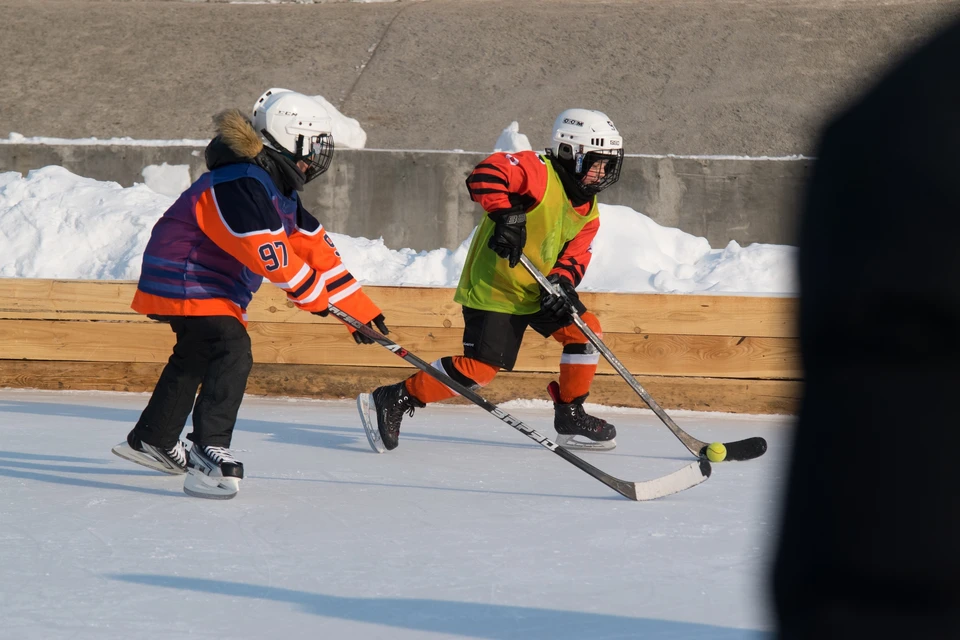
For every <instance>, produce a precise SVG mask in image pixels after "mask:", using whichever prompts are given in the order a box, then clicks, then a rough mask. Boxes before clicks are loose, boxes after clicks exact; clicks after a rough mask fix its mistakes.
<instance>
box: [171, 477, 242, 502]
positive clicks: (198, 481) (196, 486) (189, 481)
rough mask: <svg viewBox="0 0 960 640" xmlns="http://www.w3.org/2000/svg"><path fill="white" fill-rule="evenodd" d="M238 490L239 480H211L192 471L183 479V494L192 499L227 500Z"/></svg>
mask: <svg viewBox="0 0 960 640" xmlns="http://www.w3.org/2000/svg"><path fill="white" fill-rule="evenodd" d="M239 490H240V478H222V477H220V478H213V477H211V476H207V475H204V474H202V473H199V472H195V471H193V470H189V471H187V476H186V477H185V478H184V479H183V492H184V493H185V494H187V495H188V496H193V497H194V498H207V499H208V500H229V499H231V498H233V497H234V496H236V495H237V492H238V491H239Z"/></svg>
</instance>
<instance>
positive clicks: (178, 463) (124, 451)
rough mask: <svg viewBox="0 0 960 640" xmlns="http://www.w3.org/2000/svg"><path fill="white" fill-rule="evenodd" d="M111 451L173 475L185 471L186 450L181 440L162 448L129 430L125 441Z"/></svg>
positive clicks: (126, 458) (125, 458) (131, 460)
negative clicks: (170, 446)
mask: <svg viewBox="0 0 960 640" xmlns="http://www.w3.org/2000/svg"><path fill="white" fill-rule="evenodd" d="M111 451H113V453H114V454H115V455H118V456H120V457H121V458H123V459H124V460H129V461H130V462H136V463H137V464H141V465H143V466H145V467H149V468H150V469H153V470H154V471H162V472H163V473H169V474H170V475H173V476H176V475H180V474H183V473H186V471H187V450H186V448H185V447H184V445H183V442H182V441H181V440H177V444H175V445H174V446H173V448H172V449H164V448H163V447H155V446H153V445H152V444H147V443H146V442H143V441H142V440H140V438H138V437H137V435H136V433H134V432H133V431H130V433H129V434H127V441H126V442H121V443H120V444H118V445H117V446H115V447H114V448H113V449H111Z"/></svg>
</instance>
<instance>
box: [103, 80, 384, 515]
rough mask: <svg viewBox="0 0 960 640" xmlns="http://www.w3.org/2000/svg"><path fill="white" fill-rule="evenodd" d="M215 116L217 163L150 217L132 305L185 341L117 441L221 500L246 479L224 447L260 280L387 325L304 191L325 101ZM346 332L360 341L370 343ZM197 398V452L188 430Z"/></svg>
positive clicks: (291, 100) (284, 93)
mask: <svg viewBox="0 0 960 640" xmlns="http://www.w3.org/2000/svg"><path fill="white" fill-rule="evenodd" d="M214 122H215V124H216V130H217V135H216V137H215V138H214V139H213V140H212V141H211V142H210V144H209V145H208V146H207V149H206V162H207V168H208V169H209V171H208V172H207V173H204V174H203V175H202V176H201V177H200V178H199V179H198V180H197V181H196V182H194V183H193V185H192V186H190V187H189V188H188V189H187V190H186V191H185V192H184V193H183V194H182V195H181V196H180V197H179V198H178V199H177V201H176V202H175V203H174V204H173V205H172V206H171V207H170V208H169V209H168V210H167V211H166V213H164V214H163V217H162V218H160V220H159V221H158V222H157V224H156V225H155V226H154V228H153V232H152V234H151V236H150V241H149V242H148V244H147V247H146V250H145V252H144V256H143V268H142V270H141V275H140V281H139V283H138V285H137V293H136V295H135V297H134V299H133V304H132V307H133V309H134V310H135V311H138V312H139V313H142V314H145V315H147V316H149V317H151V318H154V319H156V320H161V321H163V322H167V323H169V324H170V326H171V328H172V329H173V331H174V333H176V335H177V343H176V345H175V346H174V348H173V355H171V356H170V360H169V361H168V363H167V365H166V367H165V368H164V370H163V373H162V374H161V375H160V380H159V381H158V382H157V385H156V388H155V389H154V391H153V395H152V396H151V398H150V401H149V403H148V404H147V407H146V409H144V411H143V414H142V415H141V416H140V420H139V421H138V422H137V424H136V426H135V427H134V428H133V430H132V431H131V432H130V433H129V435H128V436H127V441H126V442H123V443H121V444H119V445H117V446H116V447H114V449H113V451H114V453H116V454H117V455H119V456H121V457H123V458H126V459H128V460H131V461H133V462H136V463H138V464H142V465H144V466H147V467H150V468H152V469H156V470H158V471H163V472H165V473H170V474H182V473H184V472H186V474H187V475H186V478H185V479H184V485H183V488H184V491H185V492H186V493H188V494H190V495H193V496H197V497H203V498H217V499H225V498H232V497H233V496H234V495H236V493H237V490H238V489H239V483H240V479H241V478H243V464H242V463H241V462H239V461H238V460H236V458H234V457H233V455H232V454H231V452H230V451H229V449H228V448H229V447H230V442H231V439H232V436H233V428H234V424H235V423H236V419H237V412H238V410H239V408H240V403H241V401H242V400H243V393H244V389H245V387H246V383H247V376H248V375H249V373H250V369H251V367H252V366H253V357H252V355H251V352H250V337H249V335H248V334H247V330H246V324H247V318H246V307H247V305H248V304H249V303H250V300H251V299H252V297H253V293H254V292H255V291H256V290H257V289H258V288H259V287H260V284H261V282H262V281H263V279H264V278H267V279H268V280H270V281H271V282H272V283H273V284H275V285H277V286H278V287H280V288H282V289H283V290H284V291H286V292H287V297H288V298H289V299H290V300H291V301H292V302H293V303H294V304H295V305H296V306H297V307H298V308H300V309H302V310H304V311H309V312H311V313H315V314H318V315H326V314H327V305H328V303H330V304H336V305H337V306H338V307H340V308H342V309H343V310H344V311H347V312H348V313H349V314H350V315H352V316H353V317H355V318H357V319H358V320H360V321H361V322H364V323H366V324H372V323H375V324H376V326H377V327H378V328H379V329H380V331H381V332H382V333H387V327H386V325H385V324H384V317H383V314H382V313H381V312H380V309H378V308H377V306H376V305H375V304H374V303H373V302H372V301H371V300H370V299H369V298H368V297H367V296H366V294H365V293H364V292H363V291H362V290H361V288H360V285H359V283H357V281H356V280H355V279H354V277H353V276H352V275H351V274H350V272H349V271H347V268H346V266H344V265H343V263H342V262H341V260H340V253H339V252H338V251H337V249H336V247H335V246H334V245H333V242H332V241H331V240H330V237H329V236H328V235H327V234H326V233H325V232H324V230H323V226H322V225H321V224H320V223H319V222H318V221H317V220H316V218H314V217H313V216H312V215H310V213H309V212H307V210H306V209H304V208H303V203H302V202H301V201H300V198H299V196H298V192H299V191H301V190H302V189H303V187H304V185H305V184H306V183H307V182H310V181H311V180H313V179H314V178H316V177H317V176H319V175H321V174H322V173H323V172H325V171H326V170H327V168H328V167H329V166H330V160H331V158H332V156H333V148H334V147H333V136H332V135H331V120H330V117H329V115H328V114H327V112H326V110H325V108H324V107H323V106H322V105H321V104H319V103H318V102H317V101H316V100H313V99H312V98H309V97H308V96H305V95H302V94H299V93H296V92H293V91H288V90H286V89H271V90H269V91H267V92H266V93H264V94H263V95H262V96H261V97H260V99H259V100H258V101H257V103H256V104H255V105H254V108H253V117H252V121H251V120H249V119H248V118H247V117H246V116H244V115H243V114H242V113H241V112H240V111H238V110H235V109H234V110H229V111H225V112H223V113H221V114H219V115H217V116H216V117H215V118H214ZM261 136H262V137H263V139H261ZM350 331H351V332H353V335H354V338H355V339H356V341H357V343H358V344H359V343H368V344H369V343H370V342H371V341H370V340H369V339H367V338H366V337H364V336H362V335H361V334H359V333H356V332H355V331H354V330H353V329H350ZM198 387H199V390H200V392H199V395H197V389H198ZM194 398H196V402H194ZM191 410H192V411H193V431H192V433H190V434H189V435H188V436H187V438H188V439H189V440H192V441H193V446H192V447H191V449H190V451H189V454H188V453H187V452H186V449H185V446H184V444H183V442H182V441H181V440H180V433H181V432H182V431H183V428H184V425H185V423H186V419H187V416H188V415H189V414H190V412H191Z"/></svg>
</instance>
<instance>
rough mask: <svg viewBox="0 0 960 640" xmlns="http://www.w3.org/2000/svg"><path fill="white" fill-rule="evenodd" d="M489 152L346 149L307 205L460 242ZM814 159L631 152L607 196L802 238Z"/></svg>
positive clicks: (171, 159)
mask: <svg viewBox="0 0 960 640" xmlns="http://www.w3.org/2000/svg"><path fill="white" fill-rule="evenodd" d="M484 157H485V154H482V153H468V152H463V153H453V152H431V151H384V150H379V151H374V150H355V151H352V150H342V151H337V153H336V155H335V156H334V161H333V166H332V167H331V169H330V171H329V172H328V173H327V174H326V175H325V176H323V177H321V178H319V179H317V180H316V181H315V182H313V183H311V184H310V185H308V187H307V189H306V191H305V192H304V194H303V201H304V204H305V205H306V207H307V208H308V209H309V210H310V211H312V212H314V213H315V214H316V215H317V217H318V218H320V220H321V221H322V222H323V223H324V226H326V227H327V228H328V229H329V230H331V231H333V232H335V233H343V234H347V235H350V236H355V237H367V238H378V237H380V236H383V238H384V242H385V243H386V244H387V246H388V247H390V248H392V249H400V248H404V247H408V248H411V249H416V250H423V249H437V248H440V247H446V248H448V249H454V248H456V247H457V246H458V245H459V244H460V243H461V242H463V240H464V239H465V238H466V237H467V236H468V235H469V234H470V231H471V230H472V229H473V228H474V227H475V226H476V224H477V221H478V220H479V218H480V215H481V214H482V211H481V209H480V207H479V206H477V205H476V204H475V203H473V202H472V201H471V200H470V198H469V196H468V195H467V190H466V188H465V186H464V179H465V178H466V176H467V175H468V174H469V173H470V171H471V170H472V169H473V167H474V166H475V165H476V164H477V163H478V162H480V161H481V160H482V159H483V158H484ZM164 162H166V163H168V164H187V165H190V171H191V176H192V177H193V178H196V177H197V176H199V175H200V174H201V173H202V172H203V171H204V164H203V149H202V148H199V147H143V146H97V145H37V144H3V145H0V171H18V172H20V173H24V174H26V173H27V172H28V171H30V170H31V169H37V168H40V167H45V166H48V165H59V166H63V167H65V168H66V169H68V170H69V171H71V172H73V173H76V174H78V175H82V176H87V177H90V178H95V179H97V180H111V181H114V182H118V183H120V184H121V185H123V186H130V185H132V184H134V183H135V182H143V177H142V173H141V172H142V171H143V168H144V167H146V166H149V165H154V164H162V163H164ZM811 166H812V160H809V159H796V160H761V159H745V158H738V159H724V158H683V157H670V156H628V157H627V158H626V159H625V160H624V170H623V174H622V177H621V178H620V182H619V183H617V184H616V185H614V186H613V187H611V188H610V189H609V190H607V191H606V192H604V193H602V194H601V196H602V197H601V201H602V202H605V203H608V204H622V205H626V206H629V207H631V208H633V209H636V210H638V211H641V212H643V213H645V214H647V215H649V216H650V217H652V218H653V219H654V220H656V221H657V222H658V223H660V224H662V225H665V226H669V227H677V228H679V229H682V230H683V231H686V232H687V233H691V234H694V235H697V236H703V237H705V238H707V240H709V241H710V244H711V246H713V247H715V248H720V247H723V246H725V245H726V244H727V243H728V242H729V241H730V240H736V241H737V242H739V243H740V244H741V245H747V244H750V243H753V242H764V243H772V244H792V243H793V239H794V220H795V211H796V206H797V202H798V196H799V193H800V188H801V186H802V185H803V182H804V180H805V179H806V176H807V175H808V174H809V171H810V168H811Z"/></svg>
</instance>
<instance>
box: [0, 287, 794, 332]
mask: <svg viewBox="0 0 960 640" xmlns="http://www.w3.org/2000/svg"><path fill="white" fill-rule="evenodd" d="M135 290H136V284H135V283H131V282H117V281H98V280H77V281H68V280H31V279H19V278H17V279H9V278H7V279H0V318H7V319H27V318H34V319H41V318H43V319H91V320H112V319H123V320H130V321H140V322H143V321H145V320H144V318H143V317H142V316H138V315H137V314H135V313H134V312H133V311H132V310H131V309H130V301H131V300H132V299H133V294H134V291H135ZM365 290H366V291H367V293H368V294H369V295H370V297H371V298H372V299H373V300H374V301H375V302H376V303H377V304H378V305H379V306H380V307H381V308H382V309H383V310H384V315H385V316H386V317H387V323H388V324H389V325H390V326H397V327H403V326H407V327H430V328H462V327H463V317H462V314H461V312H460V306H459V305H457V304H455V303H454V302H453V293H454V292H453V289H448V288H432V287H378V286H367V287H365ZM581 298H582V300H583V301H584V304H586V305H587V307H588V308H590V309H591V310H592V311H593V312H594V313H596V314H597V316H598V317H599V318H600V322H601V324H602V325H603V328H604V332H605V333H638V334H642V333H660V334H670V335H723V336H737V337H743V336H752V337H779V338H790V337H796V336H797V330H796V326H795V325H796V315H797V300H796V299H795V298H771V297H755V296H704V295H667V294H622V293H590V292H584V293H583V294H581ZM248 315H249V318H250V320H251V321H255V322H283V323H295V324H330V325H334V324H337V323H338V321H337V320H335V319H333V318H326V319H321V318H318V317H317V316H314V315H311V314H309V313H304V312H302V311H299V310H298V309H296V308H295V307H294V305H293V303H291V302H290V301H288V300H287V299H286V296H285V294H284V293H283V292H282V291H281V290H280V289H277V288H276V287H274V286H273V285H271V284H269V283H265V284H264V285H263V286H262V287H261V288H260V291H258V292H257V294H256V295H255V296H254V299H253V302H252V303H251V305H250V308H249V309H248Z"/></svg>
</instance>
